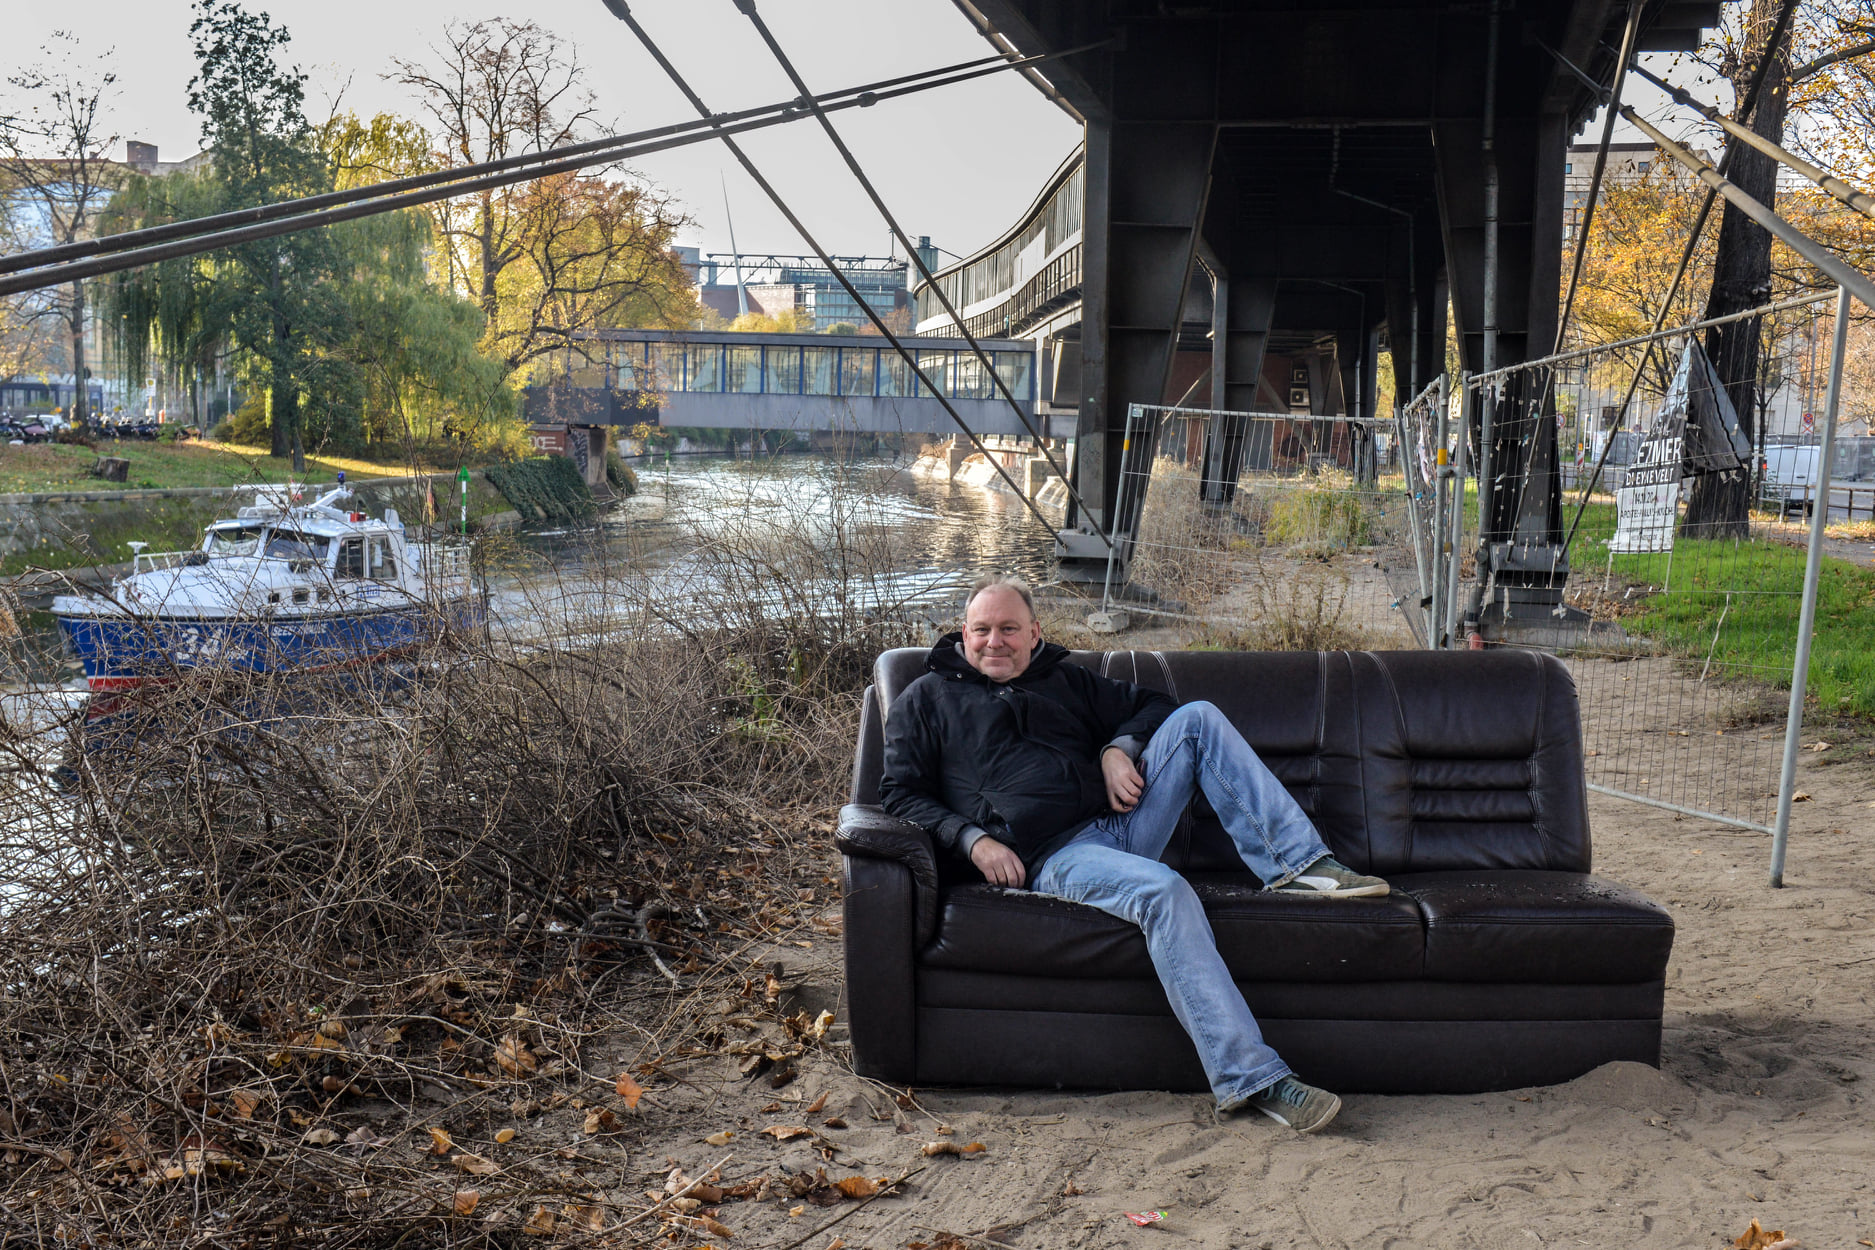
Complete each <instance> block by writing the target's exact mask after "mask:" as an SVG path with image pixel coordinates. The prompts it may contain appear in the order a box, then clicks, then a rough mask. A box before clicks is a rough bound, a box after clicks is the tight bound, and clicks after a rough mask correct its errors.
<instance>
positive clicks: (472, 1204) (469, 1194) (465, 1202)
mask: <svg viewBox="0 0 1875 1250" xmlns="http://www.w3.org/2000/svg"><path fill="white" fill-rule="evenodd" d="M481 1203H482V1191H481V1190H479V1189H458V1190H457V1191H456V1197H455V1200H454V1201H453V1202H452V1203H451V1204H450V1209H451V1210H453V1211H454V1212H455V1213H456V1214H457V1215H460V1216H464V1217H465V1218H466V1217H467V1216H471V1215H474V1214H475V1208H476V1207H478V1206H480V1205H481Z"/></svg>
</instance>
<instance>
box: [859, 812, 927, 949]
mask: <svg viewBox="0 0 1875 1250" xmlns="http://www.w3.org/2000/svg"><path fill="white" fill-rule="evenodd" d="M833 840H834V842H835V843H836V844H837V845H838V846H839V848H840V851H841V853H842V854H845V855H852V856H857V857H859V858H862V859H884V860H891V861H893V862H895V863H898V864H902V865H904V867H905V870H906V871H907V872H909V873H910V874H911V881H912V902H913V907H914V909H915V910H914V915H913V918H912V923H913V935H914V938H915V940H916V942H917V944H918V945H919V946H920V947H923V946H928V945H930V943H931V939H932V938H933V937H935V936H936V935H937V915H938V875H937V853H936V851H935V850H934V849H933V848H932V846H931V835H930V834H928V833H926V832H925V831H924V830H923V829H920V828H919V827H918V826H917V825H914V824H912V823H911V822H910V821H909V820H900V819H899V818H898V817H896V816H892V815H888V814H887V813H886V812H885V810H884V809H882V808H879V807H874V806H872V805H870V804H863V803H848V804H847V805H846V806H845V807H842V808H841V809H840V823H839V826H838V828H836V829H835V831H834V835H833Z"/></svg>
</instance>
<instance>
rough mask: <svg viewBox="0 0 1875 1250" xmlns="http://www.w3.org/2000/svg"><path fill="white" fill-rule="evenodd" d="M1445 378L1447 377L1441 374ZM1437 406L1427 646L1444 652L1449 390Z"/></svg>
mask: <svg viewBox="0 0 1875 1250" xmlns="http://www.w3.org/2000/svg"><path fill="white" fill-rule="evenodd" d="M1439 376H1440V377H1441V378H1444V376H1445V375H1444V374H1443V373H1441V374H1440V375H1439ZM1433 402H1434V404H1435V405H1436V409H1435V410H1436V412H1437V414H1438V418H1439V423H1438V425H1437V426H1436V427H1435V428H1436V429H1437V430H1438V434H1437V435H1436V436H1435V438H1434V441H1433V449H1432V460H1433V465H1432V483H1431V486H1432V623H1431V625H1430V626H1428V627H1427V632H1426V646H1427V647H1428V648H1429V649H1431V650H1433V651H1440V650H1443V649H1444V646H1445V597H1446V588H1445V584H1446V581H1447V580H1448V579H1447V577H1446V572H1445V569H1446V565H1447V564H1448V563H1449V562H1450V560H1451V558H1452V557H1451V552H1450V550H1449V549H1448V546H1447V542H1448V540H1449V539H1450V537H1451V530H1452V526H1451V522H1450V520H1449V519H1448V518H1447V515H1446V509H1448V508H1450V507H1451V496H1452V465H1451V461H1450V459H1449V458H1448V456H1447V454H1446V440H1447V439H1448V438H1450V437H1451V430H1450V426H1451V416H1452V411H1451V404H1450V403H1448V402H1447V397H1446V394H1445V388H1444V387H1440V388H1439V394H1438V397H1437V398H1436V399H1435V400H1434V401H1433Z"/></svg>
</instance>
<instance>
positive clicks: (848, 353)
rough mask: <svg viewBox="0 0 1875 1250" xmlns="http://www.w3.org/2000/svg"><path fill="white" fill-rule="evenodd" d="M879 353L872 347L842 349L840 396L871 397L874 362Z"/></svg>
mask: <svg viewBox="0 0 1875 1250" xmlns="http://www.w3.org/2000/svg"><path fill="white" fill-rule="evenodd" d="M878 359H879V352H878V350H877V349H876V348H871V347H842V348H841V349H840V394H842V395H871V394H872V375H873V369H874V367H875V366H874V362H875V361H877V360H878Z"/></svg>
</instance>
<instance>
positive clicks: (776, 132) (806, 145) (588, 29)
mask: <svg viewBox="0 0 1875 1250" xmlns="http://www.w3.org/2000/svg"><path fill="white" fill-rule="evenodd" d="M250 3H251V4H252V5H253V6H254V7H256V8H264V9H265V10H266V11H267V12H269V13H271V14H272V15H273V18H274V20H275V21H276V22H277V23H278V24H280V25H284V26H285V27H286V28H287V29H288V30H289V31H290V32H291V33H292V36H293V41H292V43H291V44H290V45H289V48H288V58H289V59H291V60H293V61H295V62H297V63H298V64H299V65H300V66H301V67H302V68H304V69H305V70H306V71H307V72H308V73H309V74H310V75H311V81H310V83H309V91H308V100H307V105H308V112H309V113H311V114H312V115H313V116H314V118H315V120H317V119H318V118H320V117H322V116H324V114H325V113H326V111H327V110H328V109H329V107H330V101H331V100H333V99H335V98H336V99H340V100H341V101H342V105H343V106H344V107H347V108H350V109H352V110H354V111H356V112H359V113H362V114H366V115H369V114H372V113H376V112H380V111H388V112H395V113H402V114H407V115H416V114H417V113H418V105H417V102H416V101H415V100H414V99H413V98H412V97H411V96H410V95H409V94H408V92H407V91H406V89H405V88H402V87H399V86H396V85H395V84H393V83H390V82H387V81H385V80H384V79H383V77H382V75H383V74H385V73H386V72H388V71H389V70H390V68H391V61H392V58H393V57H401V58H404V59H407V60H424V59H430V60H434V59H435V54H434V53H433V52H432V51H431V45H432V44H434V43H436V42H437V41H438V40H439V38H440V36H441V34H442V31H443V28H444V26H445V24H446V23H448V22H449V21H450V20H452V19H456V20H468V21H474V20H478V19H481V18H486V17H494V16H498V15H501V14H504V13H505V14H509V15H514V16H517V17H518V16H523V15H525V16H528V17H531V18H532V19H533V20H534V21H536V22H538V23H539V24H540V25H542V26H544V27H546V28H547V29H549V30H551V31H553V32H554V33H555V34H557V35H559V36H561V37H562V38H563V39H565V40H566V41H567V42H568V43H569V44H570V45H572V46H573V47H574V48H575V49H576V50H577V52H578V54H579V59H580V61H581V62H582V64H583V65H584V66H585V67H586V70H587V76H588V81H589V82H590V84H591V86H592V89H593V92H594V94H595V95H596V97H597V99H598V104H599V107H600V109H601V112H602V114H603V115H604V116H605V117H606V118H607V120H608V121H610V122H612V123H614V124H615V125H616V126H617V128H618V129H620V130H637V129H644V128H648V127H651V126H656V125H661V124H664V123H668V122H672V121H680V120H685V119H687V118H689V117H690V116H691V112H690V109H689V106H688V105H687V104H686V103H685V102H684V100H683V98H682V97H681V96H680V95H679V94H678V93H677V91H676V90H675V88H673V87H671V86H670V85H669V83H668V82H667V80H666V79H665V77H664V75H663V73H662V72H661V71H660V70H659V69H658V68H657V66H656V64H655V63H654V62H653V61H652V60H651V59H650V58H649V57H648V56H647V55H646V54H645V53H644V52H643V51H642V50H641V49H640V48H639V46H638V42H637V40H636V39H634V38H633V37H632V34H631V32H630V30H628V29H627V28H626V27H625V26H624V25H623V24H622V23H620V22H619V21H617V20H616V19H614V18H613V17H612V16H611V14H610V13H608V12H607V11H606V9H605V7H604V6H603V4H601V2H600V0H535V2H534V3H532V4H529V5H525V6H523V5H518V4H513V3H512V2H511V0H510V3H508V4H506V5H502V4H500V3H491V4H490V5H489V6H488V7H486V8H477V7H476V6H475V4H474V3H473V0H470V2H469V3H463V0H250ZM20 9H26V11H25V12H21V11H20ZM632 11H633V13H634V14H635V15H636V16H637V17H638V20H639V21H640V22H642V23H643V24H644V26H645V27H646V28H647V29H648V30H649V31H650V32H651V34H652V36H653V37H654V38H656V39H657V40H658V41H659V43H660V44H661V45H662V47H663V48H664V50H665V52H666V54H667V55H668V56H670V58H671V59H672V61H673V62H675V63H676V65H677V66H678V68H679V69H680V70H682V71H683V72H684V73H685V74H686V76H688V77H689V78H690V80H691V82H692V84H693V85H694V86H695V87H696V89H697V91H698V93H699V94H701V95H702V96H703V98H704V100H705V101H706V102H708V103H709V104H710V106H711V107H712V108H714V109H718V110H722V111H728V110H732V109H737V108H742V107H746V106H750V105H756V104H764V103H770V102H773V101H776V100H781V99H784V98H787V97H788V96H790V95H792V94H793V92H792V90H791V88H790V87H789V84H788V81H787V79H786V77H785V76H784V75H783V74H782V72H781V70H780V68H779V67H778V66H777V65H776V64H775V62H774V60H773V59H772V58H771V57H770V56H769V54H768V51H767V49H766V48H765V47H764V46H763V45H762V43H761V40H760V39H759V37H758V36H757V35H756V34H755V32H754V29H753V27H752V26H751V25H750V23H749V22H748V20H747V19H746V18H744V17H743V16H742V15H741V14H740V13H739V12H737V10H736V8H735V5H734V3H733V2H732V0H634V4H633V9H632ZM77 13H82V15H83V17H84V22H83V25H82V30H81V31H80V32H79V38H80V44H81V46H82V47H83V48H84V49H85V50H86V52H87V53H89V54H93V55H96V54H103V53H106V52H109V53H111V55H112V61H113V62H114V64H115V67H116V70H117V74H118V86H119V88H120V92H119V95H118V97H117V99H116V115H115V118H114V120H113V123H112V129H113V130H114V131H115V132H116V133H117V134H119V135H120V136H122V137H125V138H136V139H142V140H144V141H146V142H150V143H155V144H157V145H158V146H159V147H160V149H161V153H162V156H163V158H164V159H167V160H175V159H179V158H181V157H183V156H187V155H189V154H191V153H193V152H195V151H196V150H197V149H198V148H199V147H200V145H201V143H200V128H199V125H198V122H197V119H196V117H195V116H194V115H193V114H191V113H190V112H189V110H188V106H187V103H186V100H185V88H186V84H187V83H188V81H189V78H190V76H191V74H193V72H194V68H195V62H194V58H193V56H192V55H191V52H190V46H189V36H188V28H189V22H190V11H189V4H188V0H90V3H87V4H84V5H82V6H73V5H57V4H52V3H45V2H42V3H40V4H37V5H33V6H31V7H30V8H27V6H24V5H20V6H17V7H16V8H15V12H14V16H13V17H12V18H11V19H9V21H8V39H7V44H6V51H5V52H4V53H0V66H4V68H5V71H6V73H8V74H11V73H13V72H15V71H16V70H17V69H19V68H22V67H23V66H25V65H27V64H29V63H31V62H32V61H34V60H36V59H37V57H38V49H39V47H40V46H41V44H42V43H43V42H44V40H45V39H46V37H47V36H48V35H50V34H51V33H52V32H53V31H54V30H56V29H58V28H60V27H61V26H70V25H71V24H72V22H71V18H72V17H73V15H75V14H77ZM762 14H763V16H764V18H765V19H766V20H767V22H768V24H769V25H770V27H771V28H772V29H773V30H774V31H775V34H776V37H777V38H778V39H779V40H780V42H781V44H782V46H783V47H784V48H786V49H787V50H788V53H789V55H790V57H792V58H793V60H794V62H795V64H796V66H797V67H798V68H799V69H800V71H801V74H802V76H803V77H804V78H805V79H806V80H807V82H808V85H809V86H811V87H813V88H814V89H815V90H817V91H828V90H833V89H836V88H840V87H848V86H855V85H858V84H860V83H864V82H870V81H874V80H877V79H881V78H887V77H891V76H894V75H897V74H902V73H909V72H912V71H916V70H923V69H930V68H933V67H936V66H940V65H945V64H949V63H952V62H955V61H962V60H968V59H973V58H976V57H979V56H983V55H985V54H986V53H987V52H988V51H989V45H988V44H986V43H985V42H984V41H983V40H982V39H980V38H979V37H978V36H977V34H976V33H975V31H974V30H972V28H971V26H970V24H969V23H968V22H967V21H966V20H965V19H964V17H963V16H962V15H961V14H960V13H959V12H958V11H957V9H956V8H955V6H954V5H952V3H951V2H950V0H764V3H763V4H762ZM1666 59H1667V58H1650V60H1658V61H1664V60H1666ZM1661 68H1664V66H1662V67H1661ZM1675 76H1676V77H1682V78H1683V79H1684V80H1687V81H1689V82H1690V75H1688V74H1686V73H1685V72H1684V71H1681V72H1679V73H1676V75H1675ZM1644 86H1645V85H1644V84H1641V83H1635V84H1633V85H1632V86H1631V87H1630V89H1629V98H1630V99H1645V101H1646V103H1644V104H1643V107H1644V110H1645V111H1646V112H1648V113H1650V114H1652V115H1653V116H1655V117H1659V118H1663V119H1664V118H1665V116H1667V113H1666V112H1664V111H1663V110H1662V109H1661V108H1660V107H1659V104H1660V102H1661V98H1660V96H1659V95H1658V93H1657V92H1653V91H1652V90H1651V89H1646V90H1640V89H1639V88H1643V87H1644ZM1649 105H1651V107H1649ZM835 117H836V124H838V125H839V126H840V128H841V131H842V133H843V134H844V135H845V136H846V138H847V141H848V143H849V145H850V146H851V147H852V148H853V149H854V152H855V153H856V154H857V155H858V157H859V159H860V161H861V163H862V165H863V166H864V167H865V168H866V170H867V172H868V173H869V174H870V175H871V176H872V177H873V179H874V181H875V182H876V183H877V185H878V186H879V189H880V192H881V194H882V195H883V196H884V197H885V199H886V202H887V204H888V205H890V206H891V208H892V210H893V212H894V213H895V214H897V216H898V218H899V220H900V222H901V223H902V224H903V226H904V227H905V229H906V231H907V232H908V233H910V234H912V235H914V236H916V235H919V234H928V235H930V236H931V237H932V240H933V241H934V242H935V243H937V244H938V245H939V246H940V247H942V248H945V249H947V250H948V251H950V252H953V253H968V252H970V251H973V250H974V249H976V248H977V247H979V246H981V245H983V244H984V243H987V242H988V241H989V240H991V239H992V238H994V237H995V236H996V235H998V234H1000V233H1001V232H1002V231H1003V230H1004V229H1005V228H1007V227H1008V226H1010V225H1012V224H1013V223H1014V221H1015V219H1016V217H1017V215H1018V214H1020V213H1021V211H1022V210H1023V208H1025V207H1026V206H1027V205H1028V203H1029V202H1030V200H1031V199H1032V198H1033V197H1034V195H1035V193H1036V192H1037V191H1038V190H1039V189H1040V187H1041V184H1042V182H1043V181H1044V179H1045V178H1046V177H1047V175H1048V174H1049V173H1050V172H1051V171H1052V170H1053V169H1054V168H1055V166H1056V165H1058V164H1059V163H1060V162H1061V160H1062V159H1063V158H1064V157H1066V156H1067V155H1068V153H1069V152H1070V151H1071V150H1072V149H1073V148H1074V145H1075V144H1076V143H1078V142H1079V141H1080V132H1079V129H1078V128H1077V127H1076V126H1075V125H1074V124H1073V123H1072V122H1071V121H1070V120H1069V118H1068V117H1067V115H1066V114H1064V113H1062V112H1061V111H1060V110H1059V109H1058V108H1056V107H1055V106H1054V105H1052V104H1050V103H1048V102H1047V101H1046V100H1044V99H1043V98H1042V97H1041V96H1040V95H1039V94H1038V93H1037V92H1036V91H1035V90H1034V88H1033V87H1031V86H1030V85H1029V84H1028V83H1026V82H1025V81H1023V80H1022V79H1021V78H1020V77H1019V76H1017V75H1014V74H1002V75H996V76H993V77H990V78H985V79H980V80H977V81H975V82H971V83H966V84H964V85H961V86H956V87H945V88H941V89H939V90H935V91H932V92H928V93H925V94H922V95H917V96H912V97H908V98H906V99H902V100H896V101H890V102H887V103H885V104H881V105H878V106H876V107H874V108H871V109H865V110H855V111H853V112H848V113H844V114H836V115H835ZM1667 128H1668V129H1669V130H1670V131H1673V132H1678V131H1679V130H1680V127H1679V126H1673V125H1670V126H1668V127H1667ZM1624 132H1625V133H1624ZM1599 134H1600V130H1599V126H1598V125H1591V126H1590V127H1588V128H1586V129H1585V130H1584V132H1583V134H1582V136H1581V138H1580V139H1578V140H1577V142H1586V143H1593V142H1595V140H1596V138H1597V137H1599ZM1616 138H1617V140H1621V139H1634V138H1639V135H1638V134H1636V133H1634V132H1632V131H1631V130H1630V129H1629V128H1628V127H1626V126H1625V125H1623V126H1622V127H1621V128H1620V130H1618V132H1617V135H1616ZM743 142H744V144H745V147H746V148H747V150H748V151H749V153H750V154H751V156H752V157H753V158H754V159H755V161H756V163H757V165H758V167H760V168H761V169H762V170H763V172H764V173H765V174H767V176H768V177H769V178H770V180H771V181H773V182H774V183H775V185H776V186H777V188H778V189H779V190H780V191H781V192H782V194H783V195H784V196H786V197H787V198H788V200H789V202H790V204H792V205H793V206H794V208H795V210H796V212H797V213H799V214H800V216H801V217H802V219H803V220H804V221H805V223H806V224H807V226H808V228H809V229H810V230H812V231H814V232H815V233H816V234H817V235H818V236H819V239H820V242H821V243H822V244H823V245H824V246H826V247H827V248H828V249H829V250H830V251H833V252H837V253H840V254H844V255H857V254H866V255H883V254H885V252H886V248H887V245H888V234H887V231H886V228H885V226H884V224H883V223H882V222H881V221H880V220H879V219H878V217H877V215H876V214H875V213H874V211H873V209H872V207H871V205H870V204H869V203H867V202H866V200H865V199H864V197H863V194H862V193H861V192H860V191H859V189H858V187H857V186H856V185H855V184H854V182H853V181H852V179H851V177H850V176H849V175H848V173H847V172H846V170H845V167H844V166H843V165H841V163H840V161H839V158H838V156H837V155H836V154H835V153H834V152H833V150H832V149H831V147H830V146H829V145H828V144H827V142H826V140H825V138H824V137H823V136H822V135H821V134H820V133H819V131H818V129H817V128H816V127H815V126H814V125H813V123H812V122H811V121H810V122H807V123H799V122H797V123H795V124H793V125H790V126H783V127H777V128H775V129H772V130H768V131H763V132H759V133H756V134H753V135H750V136H748V137H747V138H746V139H745V140H744V141H743ZM637 168H638V170H639V172H640V173H642V174H643V175H644V176H645V177H647V178H649V179H651V180H652V181H654V182H656V183H659V184H661V185H662V186H664V187H665V188H667V189H669V190H670V191H672V192H673V193H674V194H675V195H676V196H677V197H678V198H679V200H680V201H681V202H682V204H683V206H684V208H685V209H686V211H687V212H688V213H689V214H690V216H691V217H693V218H694V219H695V225H694V226H693V227H692V228H691V229H690V230H689V231H688V232H687V235H686V237H685V240H684V241H686V242H692V243H698V244H701V245H702V246H703V247H704V248H705V250H707V251H728V250H729V231H728V229H727V225H726V221H725V217H724V192H723V184H724V183H725V182H726V183H727V189H728V203H729V208H730V211H731V212H732V213H733V214H734V221H735V233H736V241H737V242H738V243H739V244H740V245H741V247H742V250H744V251H749V252H753V251H781V252H793V251H800V250H805V249H804V245H803V244H802V242H801V241H800V240H799V239H798V238H797V237H795V235H794V232H793V230H792V229H791V228H790V227H789V226H788V224H787V223H786V222H785V221H784V220H783V219H782V218H781V216H780V215H779V214H778V213H777V212H775V211H774V209H773V208H772V207H771V206H770V205H769V203H768V201H767V199H766V198H765V197H764V196H763V194H762V192H761V191H760V189H759V188H757V187H756V186H755V184H754V183H753V182H751V181H750V180H749V179H748V178H747V177H746V176H745V175H744V174H743V173H742V171H741V169H740V168H739V167H738V166H737V165H736V164H735V161H734V159H733V158H732V157H730V156H729V155H728V153H726V152H724V151H723V150H722V149H721V147H720V146H719V145H715V144H704V145H698V146H695V147H690V148H685V149H680V150H678V151H675V152H668V153H662V154H659V155H655V156H651V157H648V158H646V159H645V160H644V161H643V162H642V163H641V164H640V165H638V167H637Z"/></svg>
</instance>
